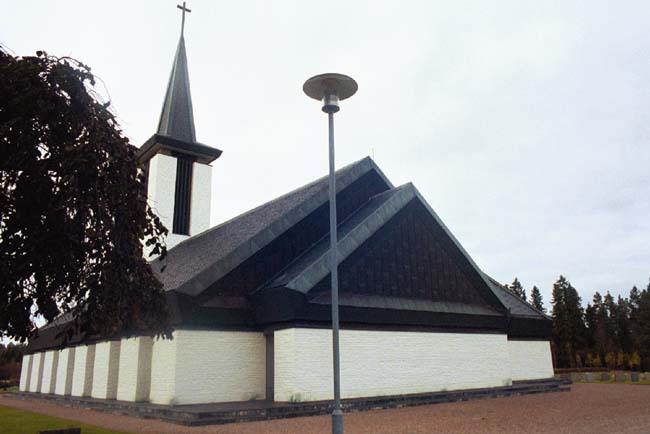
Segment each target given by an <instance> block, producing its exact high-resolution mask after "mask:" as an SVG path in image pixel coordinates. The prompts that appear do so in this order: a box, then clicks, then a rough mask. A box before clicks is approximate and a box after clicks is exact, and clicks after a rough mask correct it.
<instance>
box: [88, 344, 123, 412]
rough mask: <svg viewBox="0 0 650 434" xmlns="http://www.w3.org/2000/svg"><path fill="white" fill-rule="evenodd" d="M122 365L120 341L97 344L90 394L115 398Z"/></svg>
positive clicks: (97, 396)
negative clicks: (119, 370)
mask: <svg viewBox="0 0 650 434" xmlns="http://www.w3.org/2000/svg"><path fill="white" fill-rule="evenodd" d="M119 366H120V341H107V342H100V343H98V344H96V345H95V366H94V368H93V383H92V390H91V393H90V396H91V397H93V398H100V399H115V397H116V396H117V376H118V369H119Z"/></svg>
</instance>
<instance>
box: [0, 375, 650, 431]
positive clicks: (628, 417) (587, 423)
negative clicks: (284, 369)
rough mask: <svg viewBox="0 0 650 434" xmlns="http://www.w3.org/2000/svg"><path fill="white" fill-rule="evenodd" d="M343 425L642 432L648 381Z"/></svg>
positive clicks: (14, 403)
mask: <svg viewBox="0 0 650 434" xmlns="http://www.w3.org/2000/svg"><path fill="white" fill-rule="evenodd" d="M0 405H5V406H8V407H14V408H19V409H23V410H30V411H35V412H38V413H43V414H47V415H51V416H58V417H62V418H66V419H73V420H78V421H81V422H84V423H89V424H94V425H98V426H101V427H105V428H111V429H116V430H123V431H130V432H134V433H150V434H170V433H182V434H185V433H188V434H203V433H215V434H217V433H219V434H249V433H250V434H253V433H256V434H257V433H268V434H280V433H282V434H293V433H295V434H311V433H314V434H316V433H318V434H320V433H323V434H329V433H330V432H331V431H330V425H329V416H316V417H304V418H295V419H282V420H273V421H266V422H251V423H241V424H231V425H213V426H205V427H184V426H179V425H174V424H170V423H166V422H161V421H154V420H145V419H138V418H133V417H129V416H120V415H114V414H109V413H103V412H96V411H92V410H81V409H76V408H67V407H61V406H57V405H53V404H44V403H38V402H29V401H21V400H15V399H10V398H6V397H2V396H0ZM1 427H2V421H0V428H1ZM1 431H2V429H0V432H1ZM345 431H346V433H349V434H389V433H390V434H415V433H417V434H431V433H436V434H447V433H448V434H452V433H453V434H463V433H464V434H470V433H471V434H488V433H489V434H492V433H494V434H522V433H526V434H547V433H548V434H563V433H570V434H583V433H584V434H609V433H612V434H613V433H617V434H619V433H621V434H637V433H638V434H647V433H650V386H637V385H625V384H574V385H573V386H572V391H571V392H568V393H567V392H565V393H547V394H542V395H527V396H516V397H508V398H498V399H485V400H478V401H469V402H458V403H451V404H438V405H428V406H422V407H410V408H401V409H390V410H376V411H369V412H363V413H350V414H346V415H345Z"/></svg>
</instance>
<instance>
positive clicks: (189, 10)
mask: <svg viewBox="0 0 650 434" xmlns="http://www.w3.org/2000/svg"><path fill="white" fill-rule="evenodd" d="M176 7H177V8H178V9H180V10H182V11H183V21H182V22H181V35H182V34H183V30H185V12H192V10H191V9H188V8H186V7H185V2H183V6H181V5H176Z"/></svg>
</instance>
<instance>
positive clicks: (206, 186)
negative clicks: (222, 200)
mask: <svg viewBox="0 0 650 434" xmlns="http://www.w3.org/2000/svg"><path fill="white" fill-rule="evenodd" d="M211 198H212V167H211V166H208V165H207V164H200V163H194V166H193V168H192V203H191V208H190V235H196V234H198V233H201V232H203V231H204V230H206V229H209V228H210V202H211Z"/></svg>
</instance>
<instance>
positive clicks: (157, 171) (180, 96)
mask: <svg viewBox="0 0 650 434" xmlns="http://www.w3.org/2000/svg"><path fill="white" fill-rule="evenodd" d="M178 8H179V9H181V10H182V12H183V18H182V25H181V37H180V39H179V41H178V47H177V48H176V55H175V56H174V63H173V65H172V71H171V74H170V76H169V83H168V84H167V91H166V93H165V100H164V102H163V107H162V111H161V113H160V121H159V123H158V131H157V132H156V133H155V134H154V135H153V136H151V138H150V139H149V140H147V141H146V142H145V144H144V145H142V147H141V148H140V149H139V151H138V159H139V161H140V164H141V165H142V166H143V167H144V168H145V170H146V171H147V193H148V197H149V204H150V206H151V207H152V209H153V210H154V212H155V213H156V214H157V215H158V216H159V217H160V219H161V220H162V222H163V224H164V225H165V227H167V229H168V230H169V235H168V236H167V239H166V242H167V248H168V249H169V248H172V247H173V246H174V245H176V244H178V243H179V242H181V241H183V240H184V239H187V238H189V237H191V236H192V235H196V234H198V233H200V232H202V231H204V230H206V229H208V228H209V227H210V198H211V193H212V191H211V190H212V189H211V185H212V167H211V166H210V164H211V163H212V162H213V161H214V160H216V159H217V158H219V156H220V155H221V151H220V150H219V149H216V148H213V147H210V146H207V145H204V144H202V143H199V142H197V141H196V134H195V131H194V115H193V113H192V95H191V93H190V80H189V74H188V69H187V55H186V53H185V38H184V35H183V32H184V28H185V13H186V12H190V10H189V9H187V8H186V7H185V3H183V5H182V6H180V5H179V6H178Z"/></svg>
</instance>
